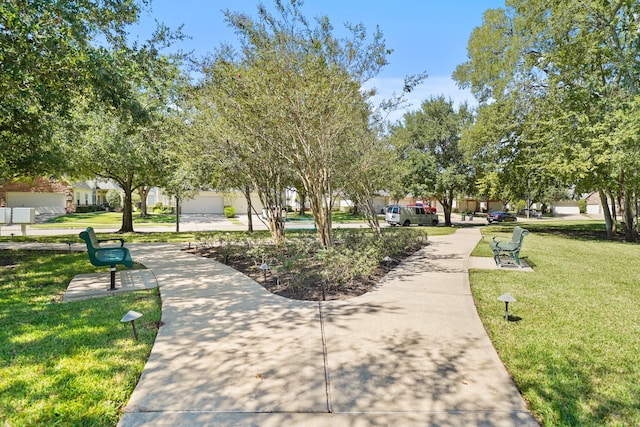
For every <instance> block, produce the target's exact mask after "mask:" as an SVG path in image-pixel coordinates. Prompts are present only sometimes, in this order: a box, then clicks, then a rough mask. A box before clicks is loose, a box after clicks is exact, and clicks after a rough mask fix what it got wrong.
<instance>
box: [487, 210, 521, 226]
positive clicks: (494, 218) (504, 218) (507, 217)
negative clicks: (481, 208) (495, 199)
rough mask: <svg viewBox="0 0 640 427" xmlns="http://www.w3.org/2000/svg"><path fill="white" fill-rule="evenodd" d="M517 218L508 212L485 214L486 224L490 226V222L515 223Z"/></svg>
mask: <svg viewBox="0 0 640 427" xmlns="http://www.w3.org/2000/svg"><path fill="white" fill-rule="evenodd" d="M517 220H518V218H516V216H515V215H514V214H512V213H509V212H491V213H489V214H487V222H488V223H489V224H491V223H492V222H509V221H514V222H515V221H517Z"/></svg>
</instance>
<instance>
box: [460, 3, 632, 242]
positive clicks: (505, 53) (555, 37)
mask: <svg viewBox="0 0 640 427" xmlns="http://www.w3.org/2000/svg"><path fill="white" fill-rule="evenodd" d="M639 14H640V4H639V3H638V2H635V1H626V0H620V1H604V2H603V1H597V0H582V1H579V0H570V1H564V2H550V1H547V0H527V1H525V0H509V1H507V2H506V8H505V9H493V10H488V11H487V12H486V13H485V15H484V20H483V24H482V26H481V27H478V28H476V29H475V30H474V32H473V33H472V35H471V38H470V39H469V44H468V55H469V60H468V61H467V62H465V63H464V64H462V65H460V66H459V67H458V68H457V70H456V72H455V73H454V78H455V79H456V80H457V81H458V82H459V83H460V84H461V85H463V86H466V87H470V88H471V90H472V92H473V93H474V94H475V95H476V97H477V98H478V99H479V101H480V102H483V103H484V102H487V101H491V102H493V103H495V104H505V103H508V102H510V101H509V100H510V99H514V98H517V99H519V100H520V102H518V103H517V104H512V106H518V107H520V108H519V110H513V111H512V112H511V115H512V116H518V117H521V118H522V124H523V126H522V127H521V129H520V134H519V135H518V138H524V139H525V140H526V144H525V147H528V148H529V147H530V148H534V149H530V150H529V154H531V155H533V156H534V157H530V156H527V158H528V159H529V160H530V161H531V162H532V163H535V164H537V165H540V168H541V169H543V170H544V173H543V175H545V176H549V175H552V176H555V177H559V178H560V179H561V180H563V181H565V182H568V183H572V184H573V185H575V186H576V188H581V189H584V190H588V189H590V190H598V191H599V192H600V194H601V199H602V202H603V208H604V212H605V219H606V225H607V231H608V234H609V236H610V237H611V236H612V235H613V232H614V231H615V228H614V227H615V215H613V213H614V212H613V206H615V204H614V203H612V201H613V200H615V199H619V200H623V201H624V204H625V208H624V210H625V227H626V229H625V231H626V232H627V239H628V240H635V238H636V233H635V228H636V227H635V215H634V211H635V205H636V203H635V200H636V199H637V194H636V192H635V190H634V189H635V188H636V187H637V174H636V173H635V171H634V169H633V168H634V167H635V166H632V167H631V169H630V168H629V167H628V166H627V164H626V163H622V164H620V163H617V161H618V160H619V158H620V154H622V155H623V156H633V155H634V153H635V151H634V150H631V151H624V150H625V149H626V148H629V146H628V144H627V143H626V142H625V141H629V139H628V138H625V137H624V133H620V132H615V127H616V126H615V125H614V123H616V122H617V120H616V117H617V116H618V114H619V112H620V111H624V112H626V114H627V115H629V114H631V115H633V114H635V110H634V109H635V108H636V106H637V103H636V102H635V101H634V100H635V98H637V97H638V89H639V88H640V86H639V83H638V82H639V80H640V54H639V53H640V44H639V43H638V32H639V31H640V22H639V20H638V19H637V17H638V16H639ZM505 106H506V105H505ZM487 111H488V110H487ZM481 114H482V112H481ZM480 121H481V120H479V122H480ZM505 126H509V123H508V122H505ZM501 133H504V132H501ZM486 137H487V138H493V140H494V141H496V142H497V143H499V141H500V135H498V134H495V135H493V136H492V135H486ZM618 138H622V140H620V139H618ZM497 160H498V161H499V160H500V159H497ZM513 166H516V167H521V166H522V165H511V166H510V165H508V164H506V163H502V164H501V165H500V166H498V168H499V169H503V170H510V169H513Z"/></svg>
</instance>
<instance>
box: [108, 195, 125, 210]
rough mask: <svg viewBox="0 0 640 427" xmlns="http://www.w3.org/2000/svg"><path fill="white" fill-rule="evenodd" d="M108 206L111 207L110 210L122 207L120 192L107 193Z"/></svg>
mask: <svg viewBox="0 0 640 427" xmlns="http://www.w3.org/2000/svg"><path fill="white" fill-rule="evenodd" d="M107 204H108V205H109V209H111V210H114V209H116V208H119V207H120V206H121V205H122V197H120V192H118V191H116V190H109V191H107Z"/></svg>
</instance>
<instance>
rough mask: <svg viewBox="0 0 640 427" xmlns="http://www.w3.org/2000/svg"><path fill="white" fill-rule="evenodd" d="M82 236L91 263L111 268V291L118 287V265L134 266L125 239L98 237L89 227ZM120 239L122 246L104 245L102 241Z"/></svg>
mask: <svg viewBox="0 0 640 427" xmlns="http://www.w3.org/2000/svg"><path fill="white" fill-rule="evenodd" d="M80 238H81V239H82V240H84V241H85V243H86V244H87V252H88V253H89V260H90V261H91V264H93V265H95V266H96V267H110V268H111V286H110V288H109V290H110V291H113V290H115V289H116V265H124V266H125V267H127V268H132V267H133V260H132V259H131V254H130V253H129V249H127V248H125V247H124V239H98V238H97V237H96V233H95V231H93V228H91V227H88V228H87V229H86V230H85V231H83V232H81V233H80ZM109 241H114V242H115V241H119V242H120V246H109V247H102V246H101V243H102V242H109Z"/></svg>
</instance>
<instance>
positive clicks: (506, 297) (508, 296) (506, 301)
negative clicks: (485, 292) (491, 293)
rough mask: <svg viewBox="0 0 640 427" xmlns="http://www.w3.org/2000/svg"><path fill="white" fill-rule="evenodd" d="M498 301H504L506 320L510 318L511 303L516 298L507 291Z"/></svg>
mask: <svg viewBox="0 0 640 427" xmlns="http://www.w3.org/2000/svg"><path fill="white" fill-rule="evenodd" d="M498 301H504V320H509V303H510V302H516V299H515V298H514V297H512V296H511V294H510V293H506V294H502V295H500V296H499V297H498Z"/></svg>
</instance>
